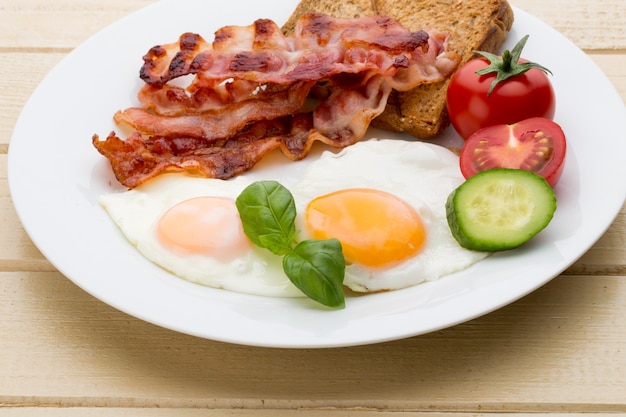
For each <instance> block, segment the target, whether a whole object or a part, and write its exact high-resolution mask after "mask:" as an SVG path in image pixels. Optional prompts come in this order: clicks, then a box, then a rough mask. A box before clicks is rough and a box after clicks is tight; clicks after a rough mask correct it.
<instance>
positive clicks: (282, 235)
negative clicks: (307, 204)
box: [236, 181, 346, 308]
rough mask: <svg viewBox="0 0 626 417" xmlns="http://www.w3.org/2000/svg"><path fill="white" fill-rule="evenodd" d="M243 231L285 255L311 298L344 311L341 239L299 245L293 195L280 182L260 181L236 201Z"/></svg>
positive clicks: (292, 276)
mask: <svg viewBox="0 0 626 417" xmlns="http://www.w3.org/2000/svg"><path fill="white" fill-rule="evenodd" d="M236 205H237V210H238V211H239V216H240V217H241V222H242V224H243V231H244V233H245V234H246V236H248V238H249V239H250V240H251V241H252V243H254V244H255V245H257V246H259V247H261V248H265V249H267V250H269V251H270V252H272V253H274V254H275V255H278V256H283V269H284V271H285V274H286V275H287V277H288V278H289V279H290V280H291V282H292V283H293V284H294V285H295V286H296V287H298V289H300V291H302V292H303V293H304V294H305V295H306V296H307V297H309V298H311V299H312V300H314V301H317V302H318V303H320V304H323V305H325V306H327V307H332V308H344V307H345V298H344V293H343V279H344V274H345V265H346V263H345V259H344V257H343V252H342V250H341V243H340V242H339V241H338V240H337V239H328V240H315V239H310V240H304V241H302V242H299V243H298V242H297V241H296V237H297V231H296V226H295V218H296V206H295V203H294V199H293V196H292V195H291V193H290V192H289V190H287V189H286V188H285V187H284V186H282V185H281V184H280V183H278V182H276V181H257V182H255V183H253V184H251V185H249V186H248V187H246V189H245V190H243V191H242V192H241V194H240V195H239V197H237V200H236Z"/></svg>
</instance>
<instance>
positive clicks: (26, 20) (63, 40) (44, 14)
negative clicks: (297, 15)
mask: <svg viewBox="0 0 626 417" xmlns="http://www.w3.org/2000/svg"><path fill="white" fill-rule="evenodd" d="M152 3H154V1H153V0H129V1H127V2H115V3H110V4H107V6H103V5H102V3H101V2H98V1H96V0H90V1H80V0H62V1H55V2H54V3H53V4H51V3H46V2H41V1H40V0H39V1H38V0H24V1H22V2H19V3H18V4H19V5H17V6H16V5H14V4H4V5H3V4H0V39H2V42H3V43H2V44H0V49H2V48H11V49H22V50H23V49H37V50H41V49H42V48H54V49H65V50H68V49H71V48H74V47H76V46H77V45H78V44H79V43H81V42H83V41H84V40H86V39H87V38H88V37H89V36H91V35H92V34H94V33H96V32H97V31H99V30H100V29H102V28H104V27H106V26H107V25H109V24H111V23H113V22H115V21H116V20H118V19H120V18H122V17H124V16H126V15H128V14H129V13H131V12H133V11H136V10H139V9H141V8H142V7H144V6H147V5H149V4H152ZM511 4H513V5H514V6H517V7H519V8H520V9H522V10H525V11H527V12H529V13H531V14H532V15H534V16H536V17H538V18H540V19H541V20H543V21H544V22H546V23H547V24H549V25H551V26H553V27H554V28H555V29H557V30H558V31H560V32H561V33H563V34H564V35H565V36H566V37H568V38H569V39H571V40H572V41H573V42H574V43H575V44H577V45H578V46H579V47H581V48H583V49H594V50H598V49H600V50H602V49H614V48H617V49H626V34H625V33H626V8H625V7H624V3H623V0H593V1H589V0H569V1H568V2H567V10H565V11H564V10H562V9H561V8H558V7H554V4H552V3H549V2H546V1H545V0H511ZM607 11H610V15H609V13H608V12H607ZM199 12H200V13H206V14H207V15H209V14H210V13H213V11H212V10H210V8H207V10H205V11H199ZM226 23H227V22H225V24H226Z"/></svg>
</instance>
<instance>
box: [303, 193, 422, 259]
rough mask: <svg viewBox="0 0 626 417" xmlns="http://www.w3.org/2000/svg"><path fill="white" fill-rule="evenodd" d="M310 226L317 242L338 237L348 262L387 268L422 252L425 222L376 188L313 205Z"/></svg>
mask: <svg viewBox="0 0 626 417" xmlns="http://www.w3.org/2000/svg"><path fill="white" fill-rule="evenodd" d="M305 222H306V227H307V228H308V230H309V231H310V232H311V234H312V235H313V237H314V238H315V239H329V238H333V237H334V238H337V239H339V241H340V242H341V245H342V248H343V253H344V256H345V258H346V260H347V261H351V262H355V263H359V264H362V265H366V266H371V267H385V266H390V265H391V264H395V263H398V262H401V261H403V260H405V259H408V258H410V257H411V256H413V255H415V254H416V253H418V252H419V251H420V250H421V248H422V247H423V246H424V243H425V241H426V231H425V229H424V225H423V223H422V220H421V218H420V216H419V214H417V212H416V211H415V210H414V209H413V207H411V206H409V205H408V204H407V203H406V202H404V201H402V200H401V199H399V198H397V197H396V196H394V195H392V194H389V193H386V192H382V191H378V190H372V189H347V190H341V191H337V192H334V193H331V194H327V195H324V196H321V197H317V198H316V199H314V200H313V201H311V202H310V203H309V205H308V206H307V209H306V215H305Z"/></svg>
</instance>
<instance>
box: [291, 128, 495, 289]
mask: <svg viewBox="0 0 626 417" xmlns="http://www.w3.org/2000/svg"><path fill="white" fill-rule="evenodd" d="M463 181H464V178H463V176H462V174H461V172H460V169H459V161H458V156H457V155H455V154H454V153H452V152H451V151H449V150H448V149H446V148H443V147H441V146H438V145H434V144H428V143H422V142H410V141H401V140H369V141H364V142H359V143H357V144H355V145H352V146H350V147H348V148H346V149H343V150H342V151H340V152H338V153H331V152H326V153H324V154H323V155H322V156H321V157H320V159H319V160H317V161H315V162H313V163H312V164H311V165H310V166H309V167H308V168H307V169H306V171H305V172H304V173H303V175H302V177H301V179H300V181H299V182H298V183H297V184H296V185H295V186H293V187H292V188H291V192H292V194H293V196H294V199H295V201H296V209H297V212H298V217H297V219H296V227H297V229H299V230H300V238H301V239H308V238H316V239H326V238H330V237H335V238H337V239H339V241H340V242H341V243H342V248H343V253H344V257H345V258H346V271H345V280H344V284H345V285H346V286H347V287H349V288H350V289H352V290H353V291H356V292H374V291H383V290H396V289H401V288H406V287H410V286H413V285H417V284H419V283H422V282H424V281H432V280H436V279H438V278H440V277H442V276H444V275H448V274H451V273H453V272H457V271H460V270H463V269H465V268H467V267H469V266H470V265H472V264H474V263H475V262H477V261H479V260H481V259H483V258H485V257H486V256H487V254H486V253H482V252H474V251H470V250H467V249H464V248H462V247H461V246H459V244H458V243H457V242H456V240H455V239H454V237H453V236H452V234H451V232H450V228H449V226H448V223H447V219H446V208H445V203H446V200H447V197H448V195H449V194H450V193H451V192H452V191H453V190H454V189H455V188H456V187H458V186H459V185H460V184H461V183H462V182H463Z"/></svg>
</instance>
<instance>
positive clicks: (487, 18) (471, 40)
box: [283, 0, 514, 139]
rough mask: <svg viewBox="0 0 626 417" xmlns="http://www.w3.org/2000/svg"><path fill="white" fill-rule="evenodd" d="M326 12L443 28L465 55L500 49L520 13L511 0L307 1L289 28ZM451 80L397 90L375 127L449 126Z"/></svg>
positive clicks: (432, 131)
mask: <svg viewBox="0 0 626 417" xmlns="http://www.w3.org/2000/svg"><path fill="white" fill-rule="evenodd" d="M308 12H320V13H326V14H329V15H331V16H334V17H340V18H351V17H358V16H362V15H368V14H380V15H385V16H389V17H391V18H393V19H395V20H397V21H399V22H400V23H401V24H402V25H404V26H405V27H407V28H408V29H409V30H419V29H427V30H438V31H440V32H447V33H449V34H450V40H449V44H448V46H449V49H450V50H452V51H454V52H456V53H457V54H458V55H459V56H460V57H461V62H460V63H459V66H461V65H463V64H464V63H466V62H467V61H469V60H470V59H471V58H473V57H474V56H475V54H474V51H476V50H481V51H488V52H493V53H496V52H497V51H498V50H499V49H500V48H501V47H502V44H503V43H504V41H505V40H506V36H507V33H508V31H509V30H510V29H511V26H512V25H513V20H514V14H513V10H512V8H511V6H510V5H509V3H508V1H507V0H344V1H337V0H301V2H300V3H299V4H298V6H297V7H296V9H295V10H294V12H293V13H292V15H291V16H290V18H289V19H288V21H287V22H286V23H285V25H284V26H283V32H284V33H285V34H289V33H292V32H293V29H294V27H295V23H296V21H297V20H298V19H299V18H300V17H301V16H302V15H303V14H305V13H308ZM448 83H449V79H447V80H444V81H440V82H436V83H432V84H425V85H421V86H419V87H417V88H415V89H413V90H411V91H408V92H397V91H394V92H393V93H392V94H391V96H390V97H389V100H388V102H387V107H386V108H385V111H384V112H383V113H382V114H381V115H380V116H378V117H377V118H376V119H374V120H373V122H372V126H376V127H380V128H384V129H387V130H392V131H396V132H405V133H408V134H410V135H413V136H416V137H418V138H422V139H430V138H433V137H435V136H437V135H439V134H440V133H441V132H442V131H443V130H444V129H445V128H446V127H447V126H448V125H449V123H450V122H449V118H448V114H447V111H446V90H447V87H448Z"/></svg>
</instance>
